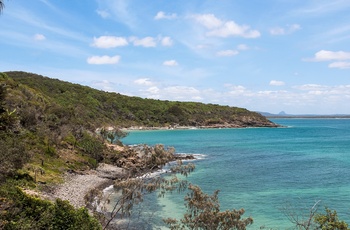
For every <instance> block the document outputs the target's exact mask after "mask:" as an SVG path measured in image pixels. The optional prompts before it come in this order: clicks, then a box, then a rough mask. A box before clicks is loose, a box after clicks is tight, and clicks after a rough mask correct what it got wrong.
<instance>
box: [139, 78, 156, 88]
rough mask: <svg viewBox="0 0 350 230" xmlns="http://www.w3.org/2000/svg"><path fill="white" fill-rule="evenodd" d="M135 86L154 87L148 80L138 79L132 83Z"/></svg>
mask: <svg viewBox="0 0 350 230" xmlns="http://www.w3.org/2000/svg"><path fill="white" fill-rule="evenodd" d="M134 83H135V84H137V85H144V86H152V85H154V84H153V82H151V81H150V79H149V78H140V79H137V80H135V81H134Z"/></svg>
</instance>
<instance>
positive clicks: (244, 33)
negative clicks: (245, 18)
mask: <svg viewBox="0 0 350 230" xmlns="http://www.w3.org/2000/svg"><path fill="white" fill-rule="evenodd" d="M207 35H208V36H214V37H224V38H226V37H230V36H238V37H244V38H257V37H260V32H259V31H257V30H251V29H250V27H249V26H247V25H242V26H240V25H238V24H236V23H235V22H234V21H228V22H226V23H225V24H224V25H223V26H221V27H220V28H218V29H214V30H211V31H209V32H208V33H207Z"/></svg>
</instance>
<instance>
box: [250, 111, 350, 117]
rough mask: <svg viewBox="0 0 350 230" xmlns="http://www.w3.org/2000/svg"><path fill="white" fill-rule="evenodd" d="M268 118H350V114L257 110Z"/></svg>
mask: <svg viewBox="0 0 350 230" xmlns="http://www.w3.org/2000/svg"><path fill="white" fill-rule="evenodd" d="M257 113H260V114H261V115H263V116H265V117H267V118H350V114H287V113H285V112H284V111H281V112H279V113H278V114H273V113H269V112H257Z"/></svg>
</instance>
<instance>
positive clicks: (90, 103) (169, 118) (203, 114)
mask: <svg viewBox="0 0 350 230" xmlns="http://www.w3.org/2000/svg"><path fill="white" fill-rule="evenodd" d="M7 75H8V76H9V77H10V78H12V79H13V81H14V84H12V85H10V87H8V90H9V91H10V93H9V97H7V104H8V105H9V107H10V109H15V108H16V109H18V113H20V114H22V113H23V114H22V116H28V115H30V116H32V117H31V118H30V119H29V118H28V119H27V120H28V122H35V121H36V120H38V119H40V116H42V115H43V114H45V116H46V115H48V114H50V116H51V119H57V121H58V122H59V121H60V120H61V119H63V120H74V123H75V124H82V123H83V124H86V123H88V124H89V125H91V127H96V126H101V124H113V125H118V126H120V127H131V126H146V127H169V126H196V127H203V126H207V127H274V126H275V124H273V123H272V122H270V121H269V120H267V119H266V118H265V117H263V116H261V115H260V114H258V113H255V112H250V111H248V110H246V109H243V108H237V107H229V106H220V105H213V104H203V103H198V102H174V101H160V100H153V99H143V98H139V97H129V96H124V95H121V94H118V93H108V92H103V91H99V90H96V89H92V88H89V87H86V86H81V85H77V84H72V83H68V82H63V81H60V80H56V79H50V78H48V77H43V76H40V75H37V74H32V73H26V72H7ZM29 120H30V121H29Z"/></svg>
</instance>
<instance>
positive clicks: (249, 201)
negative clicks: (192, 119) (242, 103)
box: [123, 119, 350, 229]
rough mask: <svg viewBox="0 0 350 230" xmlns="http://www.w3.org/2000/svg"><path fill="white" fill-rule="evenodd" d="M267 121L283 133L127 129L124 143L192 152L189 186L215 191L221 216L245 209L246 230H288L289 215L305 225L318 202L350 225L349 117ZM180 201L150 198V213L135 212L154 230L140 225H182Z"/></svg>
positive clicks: (177, 198)
mask: <svg viewBox="0 0 350 230" xmlns="http://www.w3.org/2000/svg"><path fill="white" fill-rule="evenodd" d="M271 120H272V121H273V122H275V123H278V124H280V125H283V126H284V127H282V128H242V129H191V130H158V131H131V132H130V133H129V135H128V136H127V137H126V138H125V139H123V142H124V144H127V145H133V144H141V143H144V144H149V145H154V144H163V145H165V146H172V147H175V149H176V152H177V153H184V154H195V155H196V156H197V158H198V159H197V160H195V161H193V163H195V165H196V170H195V171H194V172H193V173H192V174H191V175H190V176H189V177H188V178H187V180H189V181H190V182H191V183H193V184H196V185H199V186H200V187H201V188H202V190H203V191H204V192H206V193H208V194H212V193H213V192H214V191H215V190H217V189H218V190H220V193H219V200H220V204H221V210H227V209H240V208H244V209H245V211H246V213H245V215H244V216H245V217H248V216H251V217H252V218H253V219H254V223H253V225H251V226H250V227H249V228H248V229H293V226H295V225H293V223H291V221H290V220H289V218H288V217H295V218H298V219H299V220H301V219H303V218H304V219H307V217H308V215H309V211H310V209H311V208H312V207H313V206H314V205H315V204H316V203H317V207H318V210H319V212H323V211H324V208H325V207H328V208H330V209H335V210H337V213H338V215H339V217H340V219H342V220H345V221H347V222H348V223H350V119H271ZM185 195H186V192H185V193H182V194H178V193H176V192H175V193H172V194H169V195H166V196H165V197H164V198H157V196H156V195H155V194H153V195H150V196H148V198H147V199H146V202H148V204H147V205H145V206H149V207H151V208H149V207H148V208H144V209H143V211H141V213H144V214H145V216H147V217H142V218H144V219H146V218H147V221H145V222H147V223H152V224H151V225H142V226H144V228H147V229H157V228H162V229H166V228H165V227H164V226H162V220H161V218H163V217H164V218H166V217H172V218H178V219H180V218H181V216H182V215H183V213H184V212H185V211H186V209H185V206H184V200H183V198H184V196H185ZM146 214H147V215H146ZM142 218H141V219H142Z"/></svg>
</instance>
